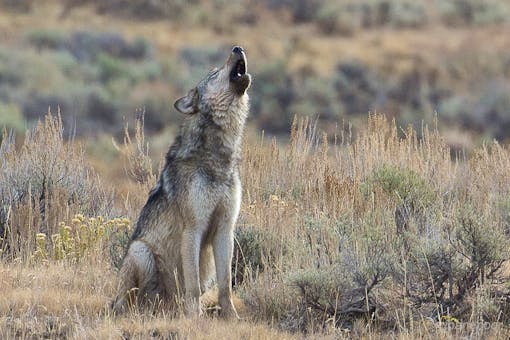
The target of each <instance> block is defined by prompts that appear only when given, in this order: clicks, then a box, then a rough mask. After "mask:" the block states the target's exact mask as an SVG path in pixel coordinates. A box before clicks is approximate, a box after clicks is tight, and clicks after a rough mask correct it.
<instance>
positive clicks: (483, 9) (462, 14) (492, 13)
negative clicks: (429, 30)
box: [439, 0, 510, 26]
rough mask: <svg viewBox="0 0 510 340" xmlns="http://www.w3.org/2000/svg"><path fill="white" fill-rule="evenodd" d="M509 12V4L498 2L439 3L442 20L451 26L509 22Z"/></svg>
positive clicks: (465, 0)
mask: <svg viewBox="0 0 510 340" xmlns="http://www.w3.org/2000/svg"><path fill="white" fill-rule="evenodd" d="M509 11H510V7H509V6H508V5H507V4H505V3H504V2H502V1H497V0H486V1H478V0H446V1H441V2H440V3H439V12H440V14H441V19H442V20H443V22H445V23H446V24H447V25H451V26H457V25H471V24H491V23H498V22H504V21H508V19H507V18H508V13H509Z"/></svg>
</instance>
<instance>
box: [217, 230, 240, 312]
mask: <svg viewBox="0 0 510 340" xmlns="http://www.w3.org/2000/svg"><path fill="white" fill-rule="evenodd" d="M233 250H234V233H233V228H230V227H227V228H220V229H219V230H218V231H217V232H216V235H215V237H214V261H215V262H216V277H217V280H218V303H219V305H220V308H221V311H220V315H221V317H224V318H239V316H238V315H237V312H236V309H235V307H234V304H233V303H232V273H231V267H232V253H233Z"/></svg>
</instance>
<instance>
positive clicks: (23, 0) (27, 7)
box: [0, 0, 34, 13]
mask: <svg viewBox="0 0 510 340" xmlns="http://www.w3.org/2000/svg"><path fill="white" fill-rule="evenodd" d="M33 4H34V0H1V1H0V5H2V7H4V8H6V9H8V10H11V11H15V12H22V13H26V12H30V11H31V10H32V6H33Z"/></svg>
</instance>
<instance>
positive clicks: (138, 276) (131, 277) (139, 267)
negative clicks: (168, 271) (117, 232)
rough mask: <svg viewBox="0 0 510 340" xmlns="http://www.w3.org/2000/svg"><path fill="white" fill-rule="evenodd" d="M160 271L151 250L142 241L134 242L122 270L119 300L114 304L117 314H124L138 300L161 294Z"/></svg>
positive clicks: (118, 291)
mask: <svg viewBox="0 0 510 340" xmlns="http://www.w3.org/2000/svg"><path fill="white" fill-rule="evenodd" d="M158 281H159V280H158V270H157V268H156V261H155V259H154V254H153V253H152V251H151V249H150V248H149V247H148V246H147V245H146V244H145V243H144V242H142V241H134V242H133V243H131V245H130V246H129V249H128V252H127V254H126V257H125V258H124V261H123V263H122V267H121V269H120V282H119V288H118V290H117V298H116V300H115V301H114V303H113V309H114V311H115V312H117V313H120V312H123V311H124V310H125V309H126V307H127V306H128V305H131V304H133V303H135V302H136V299H137V298H142V299H146V298H154V297H155V296H156V295H157V294H159V293H160V289H159V282H158Z"/></svg>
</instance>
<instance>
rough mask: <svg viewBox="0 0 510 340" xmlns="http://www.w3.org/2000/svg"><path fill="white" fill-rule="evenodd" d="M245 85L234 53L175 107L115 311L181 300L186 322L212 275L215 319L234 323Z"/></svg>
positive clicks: (197, 310) (242, 61)
mask: <svg viewBox="0 0 510 340" xmlns="http://www.w3.org/2000/svg"><path fill="white" fill-rule="evenodd" d="M250 83H251V76H250V74H248V73H247V60H246V54H245V52H244V50H243V49H242V48H241V47H238V46H236V47H234V48H233V49H232V52H231V53H230V56H229V58H228V60H227V61H226V63H225V64H224V65H223V67H221V68H219V69H213V70H212V71H211V72H210V73H209V74H208V75H207V76H206V77H205V79H203V80H202V81H201V82H200V83H199V84H198V85H197V86H196V87H195V88H193V89H191V90H190V91H189V93H188V94H187V95H186V96H184V97H182V98H180V99H178V100H177V101H176V102H175V104H174V107H175V108H176V109H177V110H178V111H179V112H181V113H183V114H185V115H186V118H185V120H184V123H183V124H182V126H181V129H180V133H179V135H178V136H177V137H176V139H175V141H174V143H173V145H172V146H171V147H170V149H169V151H168V153H167V155H166V162H165V166H164V168H163V170H162V172H161V175H160V177H159V180H158V182H157V184H156V186H155V187H154V188H153V189H152V190H151V192H150V193H149V198H148V200H147V203H146V204H145V206H144V207H143V209H142V211H141V213H140V216H139V218H138V222H137V225H136V228H135V231H134V232H133V235H132V237H131V241H130V243H129V245H128V249H127V252H126V255H125V257H124V259H123V263H122V265H121V268H120V272H119V275H120V280H119V287H118V294H117V298H116V300H115V301H114V302H113V308H114V310H115V311H118V312H120V311H122V310H124V309H125V308H126V306H127V305H129V304H130V302H131V301H137V302H138V303H141V302H147V301H152V300H153V299H160V301H164V302H166V303H168V304H169V305H173V306H175V305H176V303H179V301H182V302H184V306H185V311H186V313H187V314H188V315H199V314H201V307H200V296H201V293H203V291H204V290H205V289H206V288H207V287H208V284H210V282H211V279H212V278H213V277H214V273H215V274H216V281H217V284H218V303H219V307H220V311H219V313H220V315H221V316H222V317H226V318H230V317H238V316H237V312H236V310H235V307H234V305H233V303H232V286H231V263H232V252H233V233H234V226H235V223H236V219H237V216H238V213H239V208H240V202H241V183H240V179H239V170H238V164H239V161H240V153H241V139H242V134H243V129H244V125H245V120H246V117H247V115H248V110H249V102H248V95H247V93H246V90H247V89H248V87H249V86H250ZM179 299H181V300H179Z"/></svg>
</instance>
